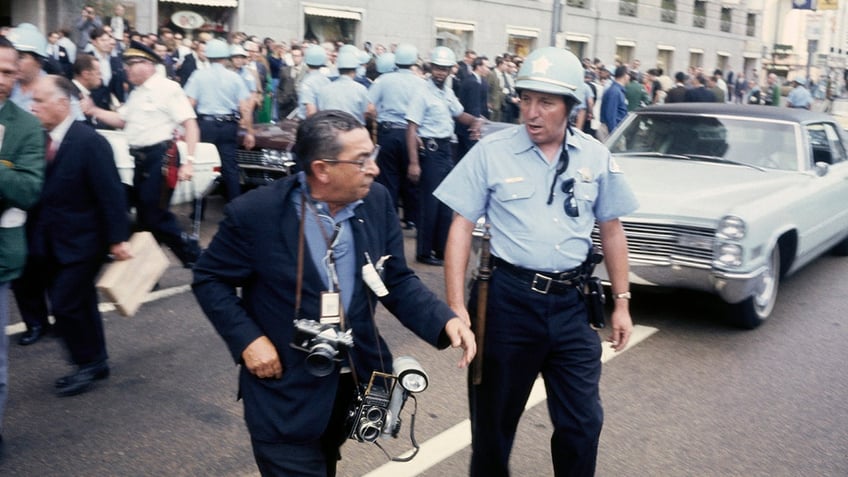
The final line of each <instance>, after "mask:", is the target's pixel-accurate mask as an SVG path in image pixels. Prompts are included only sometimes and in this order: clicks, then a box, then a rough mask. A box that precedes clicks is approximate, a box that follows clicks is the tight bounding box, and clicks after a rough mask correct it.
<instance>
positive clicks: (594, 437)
mask: <svg viewBox="0 0 848 477" xmlns="http://www.w3.org/2000/svg"><path fill="white" fill-rule="evenodd" d="M476 304H477V287H476V286H475V287H474V288H473V289H472V293H471V296H470V301H469V307H468V309H469V313H470V314H471V319H472V321H476V312H477V306H476ZM486 316H487V319H486V332H485V340H486V341H485V345H484V353H483V354H484V355H483V381H482V383H481V384H480V385H478V386H474V385H472V384H471V382H470V380H469V385H468V394H469V403H470V411H471V429H472V457H471V475H472V476H474V477H483V476H485V477H499V476H506V475H509V455H510V451H511V450H512V445H513V441H514V438H515V430H516V427H517V426H518V421H519V418H520V417H521V413H522V411H523V410H524V405H525V403H526V402H527V399H528V397H529V395H530V390H531V388H532V386H533V382H534V381H535V380H536V377H537V376H538V374H539V373H540V372H541V374H542V377H543V379H544V382H545V389H546V391H547V404H548V413H549V414H550V417H551V421H552V423H553V426H554V433H553V436H552V437H551V456H552V459H553V467H554V472H555V475H557V476H558V477H562V476H591V475H594V472H595V460H596V457H597V451H598V440H599V437H600V432H601V426H602V423H603V409H602V408H601V401H600V393H599V387H598V383H599V381H600V377H601V344H600V337H599V336H598V334H597V333H596V332H595V331H594V330H593V329H592V328H591V327H590V326H589V324H588V322H587V315H586V307H585V304H584V302H583V299H582V297H581V296H580V294H579V293H578V291H577V289H576V288H570V289H568V290H567V291H564V292H561V293H548V294H542V293H539V292H536V291H533V290H531V289H530V283H528V282H526V281H523V280H520V279H517V278H515V277H514V276H513V275H511V274H508V273H506V272H504V271H503V270H502V269H497V268H496V269H495V272H494V273H493V276H492V278H491V281H490V284H489V295H488V305H487V315H486ZM540 437H541V436H540ZM517 473H518V474H520V472H517Z"/></svg>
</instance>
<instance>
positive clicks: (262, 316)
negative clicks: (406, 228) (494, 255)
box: [192, 176, 454, 443]
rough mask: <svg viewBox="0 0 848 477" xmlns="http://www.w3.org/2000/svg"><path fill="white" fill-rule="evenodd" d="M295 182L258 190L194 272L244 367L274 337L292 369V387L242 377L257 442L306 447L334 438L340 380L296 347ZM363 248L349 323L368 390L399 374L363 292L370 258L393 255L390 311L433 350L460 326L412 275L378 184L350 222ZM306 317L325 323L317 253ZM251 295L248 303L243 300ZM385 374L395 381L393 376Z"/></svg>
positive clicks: (287, 377)
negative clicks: (374, 381) (318, 373)
mask: <svg viewBox="0 0 848 477" xmlns="http://www.w3.org/2000/svg"><path fill="white" fill-rule="evenodd" d="M300 193H301V192H300V188H299V187H298V186H297V180H296V177H295V176H292V177H289V178H286V179H283V180H279V181H277V182H274V183H273V184H271V185H269V186H266V187H261V188H259V189H255V190H253V191H251V192H249V193H247V194H244V195H242V196H240V197H239V198H238V199H236V200H234V201H233V202H231V203H230V204H229V205H228V206H227V208H226V210H225V213H226V218H225V219H224V220H223V221H222V222H221V224H220V227H219V229H218V233H217V234H216V235H215V238H214V239H213V240H212V243H211V244H210V245H209V248H208V249H206V251H205V252H204V253H203V255H202V256H201V257H200V260H199V261H198V262H197V264H196V266H195V268H194V283H193V284H192V287H193V289H194V293H195V296H196V297H197V300H198V302H199V303H200V305H201V307H202V308H203V311H204V312H205V313H206V315H207V316H208V317H209V320H210V321H211V322H212V324H213V325H214V326H215V328H216V330H217V331H218V333H219V334H220V335H221V336H222V337H223V339H224V341H225V342H226V343H227V346H228V347H229V349H230V353H231V354H232V356H233V359H234V360H235V361H236V362H237V363H241V361H242V358H241V354H242V351H244V349H245V348H246V347H247V346H248V345H249V344H250V343H252V342H253V341H254V340H256V339H257V338H259V337H261V336H263V335H266V336H268V338H269V339H270V340H271V342H272V343H274V346H275V347H276V348H277V352H278V353H279V355H280V359H281V361H282V364H283V377H282V379H258V378H256V377H255V376H253V375H252V374H250V373H249V372H248V371H247V370H246V369H245V368H244V367H242V370H241V375H240V383H239V384H240V386H239V389H240V394H241V397H242V398H243V399H244V408H245V420H246V421H247V427H248V430H249V431H250V434H251V437H252V438H254V439H257V440H261V441H266V442H289V443H302V442H306V441H311V440H314V439H317V438H318V437H319V436H321V434H322V433H323V432H324V429H325V428H326V427H327V423H328V421H329V417H330V413H331V411H332V408H333V401H334V399H335V396H336V389H337V386H338V380H339V373H338V370H337V371H336V372H334V373H333V374H331V375H329V376H327V377H324V378H317V377H315V376H312V375H311V374H309V372H308V371H306V369H304V359H305V358H306V353H305V352H304V351H300V350H296V349H293V348H292V347H291V346H290V343H291V342H292V338H293V334H294V326H293V325H292V322H293V318H294V304H295V287H296V283H297V248H298V230H299V227H298V224H299V220H298V215H297V210H296V209H295V206H294V204H293V201H292V194H300ZM348 223H350V224H351V226H352V227H353V235H354V242H355V244H356V245H355V247H356V261H357V268H356V286H355V289H354V293H353V299H352V301H351V305H350V308H349V309H348V310H346V312H345V313H346V316H345V319H346V320H347V323H348V325H349V326H350V327H351V328H353V336H354V342H355V346H354V347H353V349H352V350H351V357H352V360H353V364H354V366H355V369H356V372H357V374H358V376H359V379H360V381H362V382H364V383H367V380H368V379H369V377H370V375H371V371H373V370H381V358H382V363H385V366H387V367H389V368H390V367H391V363H392V358H391V355H390V354H389V350H388V348H387V347H386V343H385V342H384V341H383V340H382V338H380V339H379V342H378V341H377V338H376V337H375V332H374V326H375V325H374V322H373V320H372V307H373V306H376V297H375V295H374V294H373V293H372V292H371V290H370V289H369V288H368V287H367V286H366V285H365V284H364V282H362V278H361V267H362V265H363V264H365V252H368V254H369V255H370V257H371V259H372V260H373V261H376V260H378V259H379V258H380V257H382V256H385V255H390V256H391V258H390V259H388V260H387V261H386V262H385V265H384V266H385V270H384V276H383V281H384V283H385V284H386V287H387V288H388V290H389V294H388V295H387V296H385V297H383V298H381V299H380V302H381V303H382V304H383V305H384V306H385V307H386V308H387V309H388V310H389V311H391V312H392V313H393V314H394V315H395V316H397V317H398V319H399V320H400V321H401V322H402V323H403V324H404V326H406V327H407V328H409V329H410V330H412V331H413V332H414V333H415V334H417V335H418V336H420V337H421V338H423V339H424V340H426V341H427V342H429V343H431V344H433V345H435V346H439V347H446V346H447V345H448V344H449V342H448V340H447V337H446V336H445V335H444V333H443V329H444V326H445V323H447V321H448V320H449V319H450V318H451V317H453V316H454V313H453V312H452V311H451V310H450V308H448V306H447V305H446V304H444V303H442V302H441V301H439V300H438V299H437V297H436V296H435V295H434V294H433V293H432V292H430V291H429V290H428V289H427V288H426V287H425V286H424V285H423V284H422V283H421V281H420V280H419V279H418V277H417V276H416V275H415V274H414V272H413V271H412V270H411V269H409V268H408V267H407V265H406V260H405V258H404V254H403V235H402V234H401V230H400V222H399V220H398V218H397V215H396V214H395V211H394V207H393V205H392V200H391V198H390V197H389V195H388V192H387V191H386V189H385V188H383V186H381V185H380V184H377V183H376V182H375V183H374V184H373V185H372V186H371V192H370V193H369V194H368V196H367V197H366V198H365V199H364V201H363V203H362V204H361V205H359V206H358V207H357V208H356V210H355V216H354V217H353V218H352V219H350V221H349V222H348ZM304 257H305V258H304V273H303V275H304V276H303V293H302V305H301V315H300V316H301V317H302V318H311V319H317V318H318V316H319V310H318V306H319V296H320V293H321V292H322V291H324V290H325V288H324V285H323V284H322V283H321V280H320V278H319V275H318V270H317V269H316V268H315V265H314V264H313V262H312V260H311V259H310V254H309V251H308V246H307V247H306V249H305V251H304ZM236 287H242V297H241V298H239V296H237V295H236ZM385 371H387V372H391V369H386V370H385Z"/></svg>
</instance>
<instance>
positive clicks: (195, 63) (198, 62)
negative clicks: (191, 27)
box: [177, 41, 209, 86]
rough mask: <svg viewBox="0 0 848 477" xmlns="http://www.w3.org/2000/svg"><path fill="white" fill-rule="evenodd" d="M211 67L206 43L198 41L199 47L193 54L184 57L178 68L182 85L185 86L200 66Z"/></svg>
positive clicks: (178, 75)
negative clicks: (207, 57)
mask: <svg viewBox="0 0 848 477" xmlns="http://www.w3.org/2000/svg"><path fill="white" fill-rule="evenodd" d="M207 67H209V60H208V59H206V43H205V42H202V41H198V42H197V47H195V49H194V51H192V52H191V54H189V55H187V56H186V57H185V59H183V62H182V64H181V65H180V67H179V68H177V77H179V79H180V86H185V84H186V82H187V81H188V79H189V77H191V74H192V73H194V70H196V69H198V68H207Z"/></svg>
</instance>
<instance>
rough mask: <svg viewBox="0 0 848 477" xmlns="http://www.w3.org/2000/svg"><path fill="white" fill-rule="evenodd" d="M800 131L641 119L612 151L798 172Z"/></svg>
mask: <svg viewBox="0 0 848 477" xmlns="http://www.w3.org/2000/svg"><path fill="white" fill-rule="evenodd" d="M795 131H796V126H795V125H793V124H791V123H786V122H777V121H764V120H756V119H747V118H727V117H709V116H686V115H678V114H675V115H671V114H660V113H657V114H650V113H648V114H646V113H642V114H637V115H636V117H634V118H633V120H632V121H630V122H629V123H627V125H626V126H625V127H624V128H623V129H622V130H621V131H616V133H615V134H614V136H613V137H612V138H611V142H610V143H609V144H610V151H612V152H613V153H623V154H635V155H651V154H657V155H667V158H668V159H669V160H690V159H698V158H699V157H698V156H701V158H702V159H703V158H715V159H720V160H725V161H728V162H737V163H742V164H749V165H752V166H757V167H765V168H771V169H781V170H797V169H798V159H797V156H798V154H797V151H798V148H797V140H796V134H795Z"/></svg>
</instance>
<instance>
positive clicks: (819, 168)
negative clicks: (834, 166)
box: [815, 162, 830, 177]
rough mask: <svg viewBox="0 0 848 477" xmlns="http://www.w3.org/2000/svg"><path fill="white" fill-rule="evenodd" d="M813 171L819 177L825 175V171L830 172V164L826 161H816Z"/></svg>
mask: <svg viewBox="0 0 848 477" xmlns="http://www.w3.org/2000/svg"><path fill="white" fill-rule="evenodd" d="M815 171H816V175H817V176H819V177H822V176H824V175H827V173H828V172H830V164H828V163H826V162H816V167H815Z"/></svg>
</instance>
